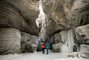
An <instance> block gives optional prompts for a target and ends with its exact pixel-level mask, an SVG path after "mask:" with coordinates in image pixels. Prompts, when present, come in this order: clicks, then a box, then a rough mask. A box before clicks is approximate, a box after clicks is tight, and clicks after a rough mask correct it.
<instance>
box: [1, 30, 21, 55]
mask: <svg viewBox="0 0 89 60" xmlns="http://www.w3.org/2000/svg"><path fill="white" fill-rule="evenodd" d="M20 41H21V34H20V31H19V30H17V29H13V28H0V54H9V53H20V46H21V45H20Z"/></svg>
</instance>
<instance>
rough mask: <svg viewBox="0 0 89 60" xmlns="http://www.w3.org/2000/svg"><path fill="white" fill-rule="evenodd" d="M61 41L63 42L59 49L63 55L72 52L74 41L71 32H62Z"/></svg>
mask: <svg viewBox="0 0 89 60" xmlns="http://www.w3.org/2000/svg"><path fill="white" fill-rule="evenodd" d="M60 34H61V39H62V41H63V45H62V47H61V51H62V53H63V54H69V53H72V52H73V46H74V39H73V32H72V30H69V31H62V32H61V33H60Z"/></svg>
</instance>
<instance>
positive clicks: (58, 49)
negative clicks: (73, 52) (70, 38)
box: [52, 43, 62, 52]
mask: <svg viewBox="0 0 89 60" xmlns="http://www.w3.org/2000/svg"><path fill="white" fill-rule="evenodd" d="M61 46H62V43H56V44H53V45H52V48H53V52H61Z"/></svg>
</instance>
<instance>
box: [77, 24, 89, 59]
mask: <svg viewBox="0 0 89 60" xmlns="http://www.w3.org/2000/svg"><path fill="white" fill-rule="evenodd" d="M76 38H77V40H78V43H80V47H79V48H80V55H81V56H82V57H85V58H88V57H89V55H88V54H89V47H88V46H89V24H88V25H84V26H80V27H78V28H76Z"/></svg>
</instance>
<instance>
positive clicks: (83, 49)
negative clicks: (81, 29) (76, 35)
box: [80, 44, 89, 59]
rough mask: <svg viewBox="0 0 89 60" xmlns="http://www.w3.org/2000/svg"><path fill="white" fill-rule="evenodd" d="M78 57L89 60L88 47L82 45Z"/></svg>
mask: <svg viewBox="0 0 89 60" xmlns="http://www.w3.org/2000/svg"><path fill="white" fill-rule="evenodd" d="M80 57H82V58H87V59H89V45H85V44H82V45H81V46H80Z"/></svg>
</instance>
